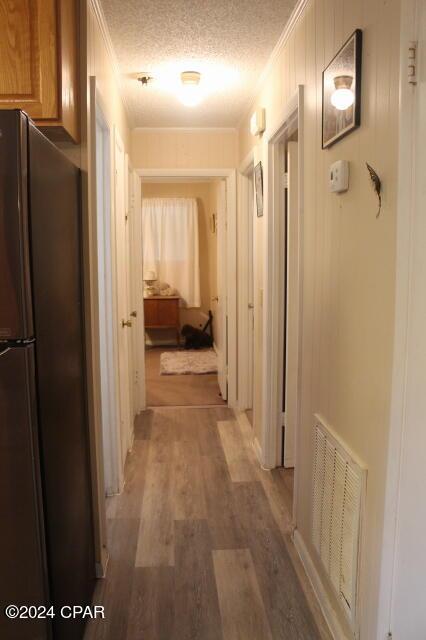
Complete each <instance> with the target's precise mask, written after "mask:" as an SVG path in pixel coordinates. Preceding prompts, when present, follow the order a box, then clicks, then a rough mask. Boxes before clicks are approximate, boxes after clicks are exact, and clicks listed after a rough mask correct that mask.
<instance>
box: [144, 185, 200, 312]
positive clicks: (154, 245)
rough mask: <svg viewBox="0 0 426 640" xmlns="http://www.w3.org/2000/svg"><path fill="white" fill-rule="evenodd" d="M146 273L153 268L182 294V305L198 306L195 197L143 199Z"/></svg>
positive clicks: (164, 280)
mask: <svg viewBox="0 0 426 640" xmlns="http://www.w3.org/2000/svg"><path fill="white" fill-rule="evenodd" d="M142 234H143V235H142V237H143V256H144V273H146V272H147V271H150V270H153V271H155V273H156V276H157V279H158V280H159V281H161V282H167V283H168V284H169V285H170V286H171V287H174V288H175V289H177V291H178V295H180V297H181V299H182V302H183V306H186V307H199V306H200V305H201V299H200V262H199V246H198V207H197V201H196V199H195V198H144V199H143V200H142Z"/></svg>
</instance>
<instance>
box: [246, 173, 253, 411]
mask: <svg viewBox="0 0 426 640" xmlns="http://www.w3.org/2000/svg"><path fill="white" fill-rule="evenodd" d="M248 209H249V219H248V225H247V233H248V256H247V257H248V265H247V277H248V305H247V307H248V308H247V313H248V372H247V376H248V383H247V408H248V409H253V384H254V245H253V240H254V233H253V225H254V180H253V174H251V176H250V179H249V199H248Z"/></svg>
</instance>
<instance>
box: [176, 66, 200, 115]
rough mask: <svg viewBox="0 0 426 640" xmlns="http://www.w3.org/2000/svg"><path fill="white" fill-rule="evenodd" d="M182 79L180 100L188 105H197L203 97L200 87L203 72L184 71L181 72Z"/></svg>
mask: <svg viewBox="0 0 426 640" xmlns="http://www.w3.org/2000/svg"><path fill="white" fill-rule="evenodd" d="M180 79H181V83H182V86H181V88H180V91H179V100H180V101H181V102H182V104H184V105H185V106H187V107H196V106H197V104H200V102H201V100H202V98H203V94H202V90H201V87H200V80H201V73H198V71H183V72H182V73H181V74H180Z"/></svg>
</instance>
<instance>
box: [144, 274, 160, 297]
mask: <svg viewBox="0 0 426 640" xmlns="http://www.w3.org/2000/svg"><path fill="white" fill-rule="evenodd" d="M143 281H144V283H145V290H144V297H145V298H150V297H152V296H155V294H156V293H157V289H156V287H154V283H155V282H157V274H156V273H155V271H153V270H152V269H150V270H149V271H146V272H145V273H144V276H143Z"/></svg>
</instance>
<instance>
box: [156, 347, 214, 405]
mask: <svg viewBox="0 0 426 640" xmlns="http://www.w3.org/2000/svg"><path fill="white" fill-rule="evenodd" d="M175 349H176V347H175ZM167 350H168V349H167V347H152V348H149V349H147V350H146V352H145V370H146V403H147V406H148V407H164V406H188V407H189V406H200V407H202V406H210V405H224V404H226V402H224V401H223V400H222V396H221V395H220V390H219V384H218V381H217V375H216V374H215V373H214V374H204V375H177V376H161V375H160V356H161V354H162V353H163V352H164V351H167Z"/></svg>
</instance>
